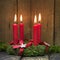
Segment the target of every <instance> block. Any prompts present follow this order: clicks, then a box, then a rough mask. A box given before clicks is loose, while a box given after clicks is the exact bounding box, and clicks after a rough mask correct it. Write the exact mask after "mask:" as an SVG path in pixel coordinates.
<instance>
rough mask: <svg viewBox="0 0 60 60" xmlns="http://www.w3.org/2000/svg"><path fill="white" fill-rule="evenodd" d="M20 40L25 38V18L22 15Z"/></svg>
mask: <svg viewBox="0 0 60 60" xmlns="http://www.w3.org/2000/svg"><path fill="white" fill-rule="evenodd" d="M19 26H20V40H22V41H23V40H24V24H23V18H22V15H20V25H19Z"/></svg>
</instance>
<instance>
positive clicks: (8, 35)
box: [0, 0, 60, 45]
mask: <svg viewBox="0 0 60 60" xmlns="http://www.w3.org/2000/svg"><path fill="white" fill-rule="evenodd" d="M55 3H56V4H55V10H54V0H18V24H19V23H20V22H19V16H20V14H22V15H23V23H24V26H25V30H24V31H25V39H31V38H32V26H33V19H34V15H35V14H37V16H38V14H39V13H41V14H42V20H41V24H42V40H43V41H46V42H48V43H50V44H51V45H52V44H53V41H54V40H55V44H56V45H60V43H59V42H60V40H59V39H60V22H59V21H60V17H59V16H60V7H59V6H60V0H56V1H55ZM15 13H17V8H16V0H0V41H4V42H9V41H11V40H12V39H13V36H12V24H13V20H14V14H15ZM54 13H55V15H54ZM54 16H55V19H54ZM54 21H55V25H54ZM54 26H55V32H54ZM54 34H55V37H54ZM54 38H55V39H54Z"/></svg>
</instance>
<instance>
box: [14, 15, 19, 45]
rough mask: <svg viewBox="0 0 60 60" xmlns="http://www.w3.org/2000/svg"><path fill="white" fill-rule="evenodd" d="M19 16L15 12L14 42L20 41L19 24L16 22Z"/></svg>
mask: <svg viewBox="0 0 60 60" xmlns="http://www.w3.org/2000/svg"><path fill="white" fill-rule="evenodd" d="M16 20H17V16H16V14H15V17H14V24H13V43H14V44H17V43H18V25H17V24H16Z"/></svg>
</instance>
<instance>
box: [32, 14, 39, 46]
mask: <svg viewBox="0 0 60 60" xmlns="http://www.w3.org/2000/svg"><path fill="white" fill-rule="evenodd" d="M37 27H38V26H37V16H36V15H35V17H34V26H33V44H34V45H35V46H36V45H37Z"/></svg>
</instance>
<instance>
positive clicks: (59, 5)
mask: <svg viewBox="0 0 60 60" xmlns="http://www.w3.org/2000/svg"><path fill="white" fill-rule="evenodd" d="M55 44H56V45H60V0H56V5H55Z"/></svg>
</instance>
